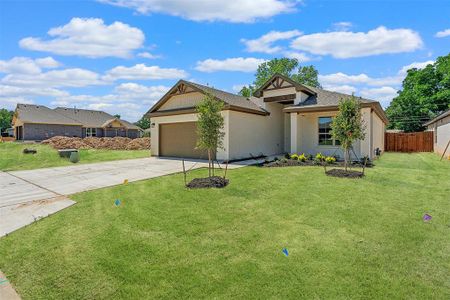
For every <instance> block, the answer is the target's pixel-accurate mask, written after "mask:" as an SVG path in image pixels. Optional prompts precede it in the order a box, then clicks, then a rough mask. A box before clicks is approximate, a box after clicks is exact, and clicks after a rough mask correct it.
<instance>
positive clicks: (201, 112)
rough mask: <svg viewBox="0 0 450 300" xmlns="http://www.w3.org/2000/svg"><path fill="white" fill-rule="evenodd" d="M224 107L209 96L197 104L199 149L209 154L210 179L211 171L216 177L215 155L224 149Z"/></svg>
mask: <svg viewBox="0 0 450 300" xmlns="http://www.w3.org/2000/svg"><path fill="white" fill-rule="evenodd" d="M223 105H224V104H223V102H221V101H218V100H216V99H215V98H214V96H212V95H209V94H207V95H205V97H204V98H203V100H202V101H201V102H200V103H199V104H197V113H198V121H197V134H198V140H197V148H198V149H203V150H207V152H208V162H209V165H208V175H209V177H211V171H212V174H213V175H214V164H213V161H212V156H213V153H214V152H215V151H216V150H217V149H219V148H220V149H223V141H222V139H223V137H224V135H225V133H224V132H223V131H222V130H223V127H224V119H223V116H222V115H221V113H220V112H221V111H222V109H223Z"/></svg>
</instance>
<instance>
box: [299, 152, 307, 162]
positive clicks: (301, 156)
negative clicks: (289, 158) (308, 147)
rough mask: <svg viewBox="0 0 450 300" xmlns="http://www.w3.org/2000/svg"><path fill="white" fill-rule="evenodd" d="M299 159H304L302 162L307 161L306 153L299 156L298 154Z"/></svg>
mask: <svg viewBox="0 0 450 300" xmlns="http://www.w3.org/2000/svg"><path fill="white" fill-rule="evenodd" d="M298 160H299V161H302V162H305V161H306V155H305V153H302V154H301V155H299V156H298Z"/></svg>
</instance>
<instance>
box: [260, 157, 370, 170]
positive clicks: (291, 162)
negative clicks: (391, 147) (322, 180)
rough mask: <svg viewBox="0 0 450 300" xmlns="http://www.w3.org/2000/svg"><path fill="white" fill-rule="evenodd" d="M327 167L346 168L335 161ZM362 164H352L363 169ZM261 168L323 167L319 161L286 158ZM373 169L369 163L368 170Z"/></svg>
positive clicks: (265, 164)
mask: <svg viewBox="0 0 450 300" xmlns="http://www.w3.org/2000/svg"><path fill="white" fill-rule="evenodd" d="M323 163H324V164H325V165H326V166H327V167H328V166H335V167H344V162H343V161H335V162H330V163H327V162H323ZM362 165H363V164H362V163H361V162H357V161H355V162H352V163H351V167H355V168H361V167H362ZM259 166H261V167H264V168H279V167H298V166H304V167H308V166H322V162H320V161H317V160H306V161H300V160H297V159H286V158H282V159H275V160H273V161H265V162H263V163H262V164H260V165H259ZM371 167H373V164H372V163H370V162H369V163H367V165H366V168H371Z"/></svg>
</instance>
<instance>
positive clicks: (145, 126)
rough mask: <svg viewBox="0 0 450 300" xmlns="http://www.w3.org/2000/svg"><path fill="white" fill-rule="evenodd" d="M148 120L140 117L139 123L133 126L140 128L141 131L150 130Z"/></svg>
mask: <svg viewBox="0 0 450 300" xmlns="http://www.w3.org/2000/svg"><path fill="white" fill-rule="evenodd" d="M150 124H151V123H150V119H148V118H146V117H142V118H141V119H140V120H139V121H137V122H136V123H134V125H136V126H138V127H140V128H142V129H148V128H150Z"/></svg>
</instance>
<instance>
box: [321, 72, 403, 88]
mask: <svg viewBox="0 0 450 300" xmlns="http://www.w3.org/2000/svg"><path fill="white" fill-rule="evenodd" d="M402 80H403V77H401V76H388V77H380V78H372V77H370V76H368V75H366V74H364V73H362V74H358V75H348V74H345V73H342V72H338V73H334V74H328V75H319V81H320V82H321V83H322V84H323V85H338V84H367V85H372V86H382V85H396V84H400V83H401V82H402Z"/></svg>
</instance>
